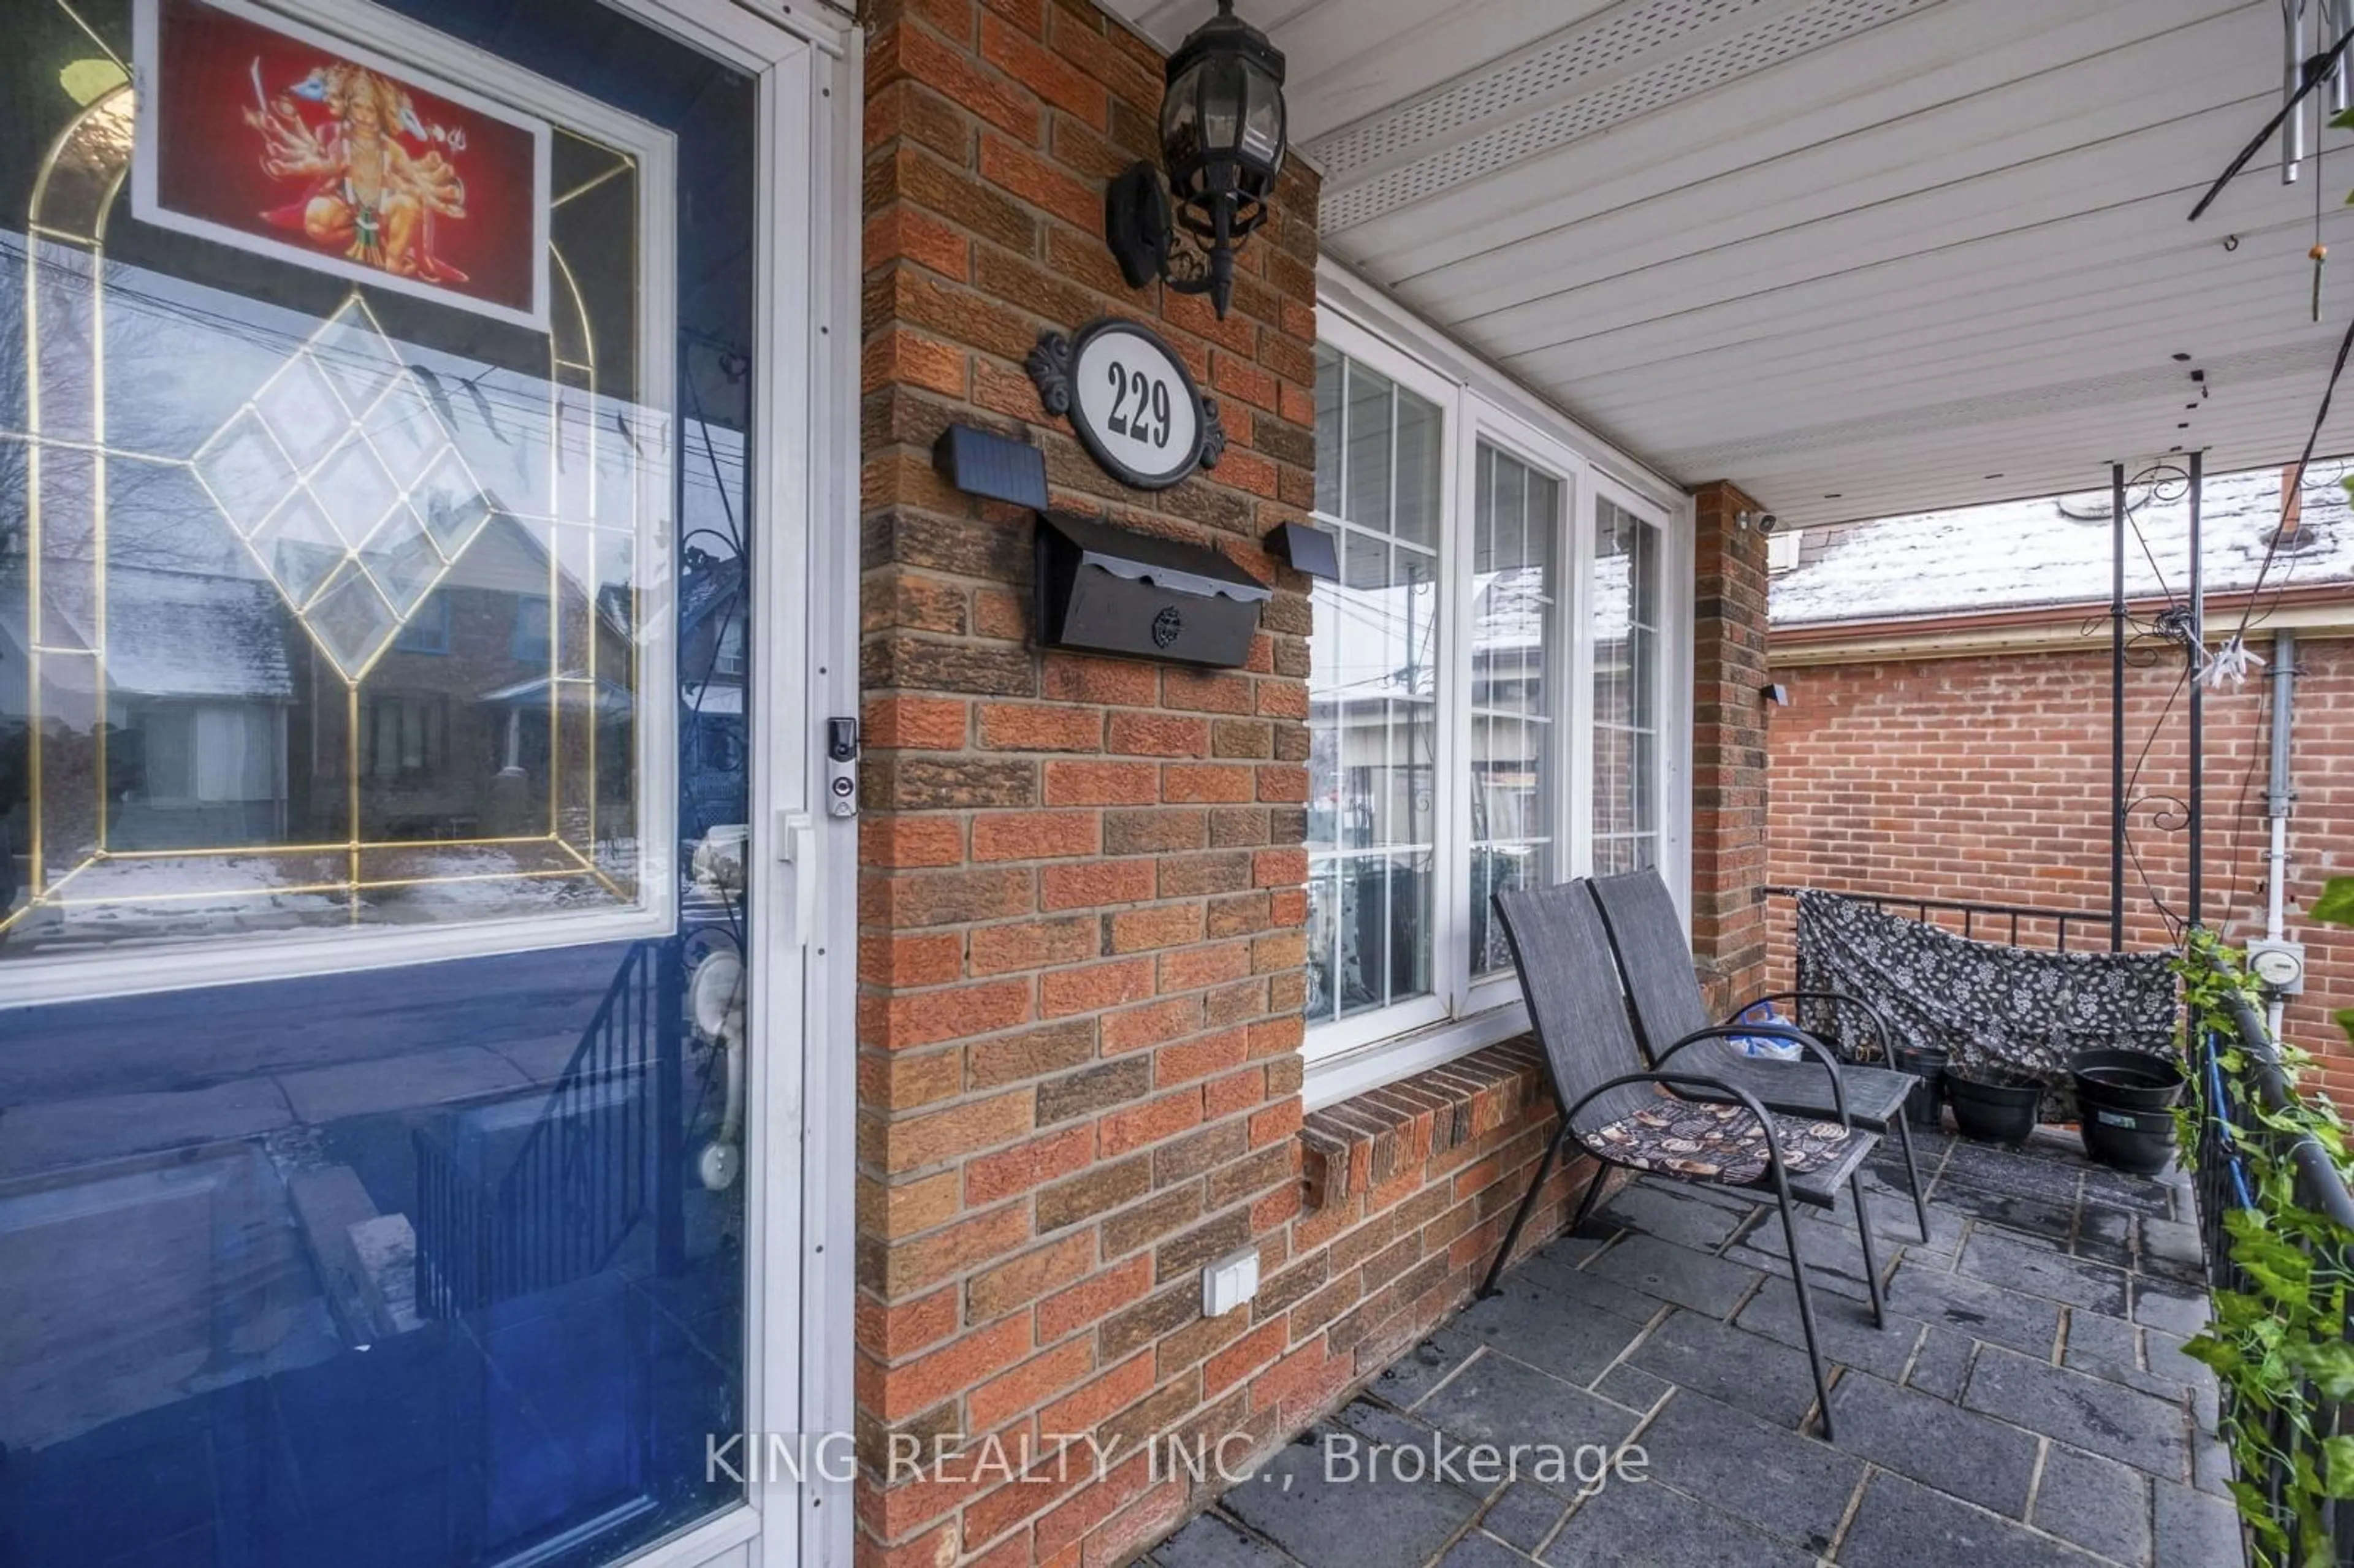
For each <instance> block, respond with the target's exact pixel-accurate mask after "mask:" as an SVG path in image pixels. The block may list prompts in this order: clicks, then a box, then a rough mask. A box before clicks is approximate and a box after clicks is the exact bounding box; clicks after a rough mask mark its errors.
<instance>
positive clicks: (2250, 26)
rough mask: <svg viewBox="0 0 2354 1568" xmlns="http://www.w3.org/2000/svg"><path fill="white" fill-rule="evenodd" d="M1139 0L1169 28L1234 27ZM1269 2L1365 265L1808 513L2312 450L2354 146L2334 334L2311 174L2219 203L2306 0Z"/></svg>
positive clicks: (1629, 435)
mask: <svg viewBox="0 0 2354 1568" xmlns="http://www.w3.org/2000/svg"><path fill="white" fill-rule="evenodd" d="M1110 3H1111V5H1112V8H1113V9H1114V10H1116V11H1119V12H1120V13H1122V14H1124V15H1125V16H1128V17H1129V18H1130V19H1131V20H1132V21H1134V22H1135V23H1136V24H1137V25H1139V26H1140V27H1142V28H1143V29H1144V30H1145V31H1146V32H1147V33H1149V34H1150V36H1151V37H1154V38H1155V39H1156V40H1157V41H1159V42H1160V43H1161V44H1162V45H1164V46H1168V45H1173V44H1174V43H1175V42H1176V41H1177V40H1178V39H1180V38H1182V37H1184V35H1185V34H1186V32H1187V31H1189V30H1190V29H1191V28H1192V27H1193V26H1194V25H1195V24H1196V23H1198V22H1199V21H1200V20H1201V19H1202V18H1203V17H1204V16H1207V15H1209V14H1210V12H1211V11H1212V10H1213V9H1214V5H1213V3H1212V0H1110ZM2314 4H2315V5H2317V0H2314ZM1238 9H1239V10H1240V11H1242V13H1243V14H1244V15H1245V16H1247V17H1248V18H1249V19H1250V20H1252V21H1253V22H1255V23H1257V25H1259V26H1263V27H1265V28H1267V31H1268V32H1269V33H1270V34H1271V35H1272V36H1273V37H1274V39H1275V41H1276V43H1277V44H1278V46H1279V47H1280V48H1283V49H1284V51H1285V52H1286V54H1287V55H1288V58H1289V70H1290V84H1289V90H1288V93H1289V100H1290V103H1291V110H1292V136H1293V141H1294V144H1295V145H1297V146H1299V147H1300V148H1302V149H1304V151H1305V152H1306V153H1307V154H1308V155H1309V156H1310V158H1311V159H1312V160H1314V161H1315V162H1316V164H1318V165H1319V166H1320V168H1321V169H1323V170H1324V172H1325V184H1324V196H1323V208H1322V211H1321V213H1320V228H1322V231H1323V243H1324V247H1325V250H1326V252H1327V254H1329V255H1331V257H1333V258H1334V259H1335V260H1339V261H1341V263H1343V264H1344V265H1346V266H1348V267H1349V268H1351V269H1352V270H1354V271H1356V272H1358V273H1359V274H1361V275H1362V276H1363V277H1364V278H1366V279H1367V280H1368V281H1371V282H1373V283H1374V284H1375V285H1377V286H1379V287H1381V288H1383V289H1384V290H1386V291H1389V292H1390V293H1392V294H1393V295H1394V296H1395V297H1396V298H1397V299H1399V300H1400V301H1401V302H1404V303H1405V304H1406V305H1408V306H1410V307H1411V308H1413V309H1414V310H1415V311H1416V312H1417V313H1420V314H1421V315H1423V316H1424V317H1426V319H1428V320H1429V321H1431V322H1432V323H1434V324H1436V325H1437V326H1439V327H1441V328H1443V329H1444V330H1445V331H1446V332H1447V334H1449V335H1451V336H1453V337H1454V338H1456V339H1457V340H1458V342H1460V343H1462V344H1465V345H1466V346H1467V347H1469V348H1470V349H1472V350H1474V351H1475V352H1477V353H1479V354H1480V355H1483V356H1484V357H1486V358H1487V359H1488V360H1490V362H1491V363H1493V364H1494V365H1496V366H1499V367H1500V368H1501V369H1502V370H1503V371H1504V372H1506V373H1507V374H1508V375H1510V376H1512V377H1513V378H1514V379H1516V380H1518V381H1520V382H1522V384H1524V385H1525V386H1527V387H1530V388H1531V389H1532V390H1533V391H1535V392H1537V393H1538V394H1539V395H1541V396H1543V397H1545V398H1546V399H1548V400H1549V401H1551V402H1553V403H1554V404H1555V405H1557V406H1558V407H1560V408H1562V409H1564V411H1565V412H1567V413H1568V414H1570V415H1571V416H1572V417H1573V418H1576V419H1577V420H1579V421H1580V422H1582V423H1584V424H1585V425H1586V426H1588V427H1589V428H1591V429H1594V430H1595V431H1596V433H1597V434H1599V435H1602V436H1604V437H1606V438H1607V439H1609V440H1613V441H1615V442H1617V443H1618V444H1619V445H1620V446H1622V447H1624V448H1625V449H1627V450H1628V451H1630V452H1632V453H1635V454H1637V455H1638V456H1640V457H1642V458H1643V459H1644V460H1645V461H1649V462H1650V463H1652V464H1653V465H1654V466H1656V467H1657V468H1658V469H1659V471H1661V472H1662V473H1664V474H1666V475H1667V476H1668V477H1670V478H1671V479H1674V480H1676V481H1678V482H1682V483H1685V484H1696V483H1700V482H1705V481H1708V480H1712V479H1719V478H1723V479H1731V480H1733V481H1734V482H1738V483H1740V484H1742V485H1743V486H1744V487H1745V488H1747V489H1748V490H1749V491H1750V492H1751V493H1754V494H1755V495H1756V496H1757V497H1758V498H1759V499H1760V500H1761V501H1762V502H1763V503H1765V505H1766V506H1767V507H1768V508H1770V509H1771V510H1773V511H1774V512H1776V513H1777V514H1780V515H1781V517H1782V518H1783V520H1784V522H1785V523H1786V524H1794V525H1795V524H1820V523H1830V522H1838V521H1844V520H1847V519H1850V518H1855V517H1862V516H1874V515H1883V514H1892V513H1901V512H1915V511H1923V510H1926V509H1930V508H1933V507H1948V506H1956V505H1964V504H1968V503H1977V502H1984V501H1998V500H2007V499H2012V498H2017V497H2020V496H2030V495H2039V494H2051V493H2056V492H2062V491H2071V490H2086V489H2096V488H2100V487H2103V486H2105V484H2106V483H2107V474H2108V464H2109V463H2110V462H2111V461H2123V462H2126V463H2129V464H2134V465H2139V464H2140V463H2142V462H2145V461H2149V460H2152V459H2154V458H2158V457H2161V456H2165V455H2167V454H2168V453H2169V452H2170V451H2171V450H2172V449H2176V448H2181V449H2184V450H2204V451H2206V453H2207V454H2208V458H2207V461H2208V462H2209V463H2210V465H2211V466H2213V467H2217V468H2220V469H2227V470H2228V469H2238V468H2250V467H2255V466H2258V465H2261V464H2267V463H2277V462H2283V461H2294V460H2295V458H2296V453H2297V450H2298V449H2299V448H2300V447H2302V445H2303V444H2304V440H2305V437H2306V429H2307V426H2308V425H2309V423H2310V420H2311V418H2312V414H2313V410H2314V408H2315V406H2316V404H2317V400H2318V398H2319V397H2320V393H2321V388H2322V384H2323V382H2324V381H2325V380H2326V378H2327V375H2328V366H2329V361H2330V358H2331V355H2333V353H2334V352H2335V349H2336V346H2337V340H2338V334H2339V333H2340V332H2341V331H2342V330H2343V328H2344V324H2345V323H2346V321H2347V319H2348V317H2349V314H2354V213H2349V211H2348V209H2347V208H2346V207H2344V206H2343V205H2342V204H2343V202H2344V199H2345V196H2346V193H2347V191H2348V189H2349V187H2354V155H2343V150H2344V149H2346V148H2349V147H2354V142H2349V140H2348V138H2347V135H2346V133H2345V132H2327V140H2326V142H2325V151H2326V152H2327V154H2341V155H2338V157H2337V161H2335V162H2332V163H2327V166H2326V168H2325V170H2324V171H2323V172H2322V174H2321V175H2320V176H2319V180H2318V185H2319V188H2320V190H2321V193H2322V196H2323V201H2322V223H2323V237H2324V238H2325V239H2327V241H2328V242H2329V243H2330V245H2331V246H2332V247H2333V251H2332V253H2333V255H2334V256H2335V257H2336V258H2337V260H2333V261H2332V262H2330V263H2329V265H2328V267H2327V272H2326V274H2325V291H2324V296H2323V315H2324V321H2323V323H2321V324H2318V325H2317V324H2315V323H2314V322H2313V321H2312V319H2311V315H2310V312H2309V300H2308V291H2309V287H2310V277H2311V263H2310V262H2309V261H2307V260H2306V248H2307V247H2308V246H2309V245H2311V243H2312V242H2313V231H2314V223H2315V190H2316V185H2317V179H2316V174H2315V170H2314V166H2313V163H2312V161H2311V160H2308V161H2307V164H2306V171H2305V175H2304V178H2303V179H2302V180H2301V181H2300V182H2299V183H2298V184H2296V185H2293V186H2286V187H2284V186H2283V185H2282V184H2281V182H2280V176H2279V173H2278V158H2277V154H2276V153H2274V152H2273V151H2271V150H2267V152H2266V154H2264V155H2261V156H2260V157H2259V158H2258V159H2257V160H2256V162H2255V163H2254V164H2252V165H2251V167H2250V169H2249V171H2248V172H2247V173H2246V174H2244V175H2242V176H2241V178H2240V179H2239V180H2238V181H2237V182H2235V183H2234V185H2232V188H2231V189H2230V190H2229V191H2228V192H2227V193H2226V194H2225V195H2224V196H2223V198H2222V199H2221V201H2219V202H2218V203H2217V204H2216V206H2215V207H2214V209H2213V210H2212V211H2211V212H2210V213H2208V215H2207V216H2206V217H2204V218H2202V219H2201V220H2200V222H2199V223H2198V224H2196V225H2192V224H2190V223H2188V222H2186V221H2184V219H2185V215H2186V214H2188V212H2189V211H2190V207H2191V204H2192V203H2193V202H2194V201H2195V200H2196V199H2197V198H2198V196H2199V194H2200V192H2201V191H2202V190H2203V189H2204V188H2205V187H2206V185H2207V184H2208V182H2210V181H2211V180H2212V179H2213V178H2214V177H2215V175H2218V174H2219V173H2221V170H2222V167H2223V165H2224V164H2225V163H2226V162H2228V161H2229V159H2230V158H2231V156H2232V154H2233V153H2234V152H2236V151H2237V150H2238V149H2239V147H2240V146H2241V144H2242V143H2243V142H2244V141H2245V140H2246V139H2247V138H2248V137H2249V136H2251V135H2253V133H2254V132H2255V131H2256V129H2257V128H2258V127H2259V126H2261V125H2262V124H2263V122H2264V120H2265V119H2266V118H2267V117H2268V116H2269V115H2270V114H2271V113H2272V111H2274V108H2276V107H2277V106H2278V102H2279V95H2280V72H2281V23H2280V7H2279V5H2277V4H2275V3H2274V0H2244V3H2232V0H1616V3H1615V4H1605V3H1599V0H1458V4H1455V5H1434V4H1432V3H1431V0H1242V3H1241V5H1239V6H1238ZM2227 236H2233V237H2236V239H2237V245H2236V248H2235V249H2226V237H2227ZM2175 355H2190V358H2189V359H2188V360H2178V359H2177V358H2175V357H2174V356H2175ZM2194 369H2197V370H2203V371H2204V372H2205V382H2204V387H2205V392H2204V395H2203V396H2202V393H2201V387H2200V384H2199V383H2197V382H2194V381H2193V380H2192V378H2191V375H2190V373H2191V371H2193V370H2194ZM2323 450H2325V451H2342V450H2354V387H2349V391H2348V395H2347V396H2345V397H2341V398H2340V399H2339V401H2338V408H2337V410H2336V411H2335V412H2334V414H2333V417H2332V419H2331V426H2330V429H2329V430H2328V431H2327V433H2326V436H2325V440H2324V442H2323Z"/></svg>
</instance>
